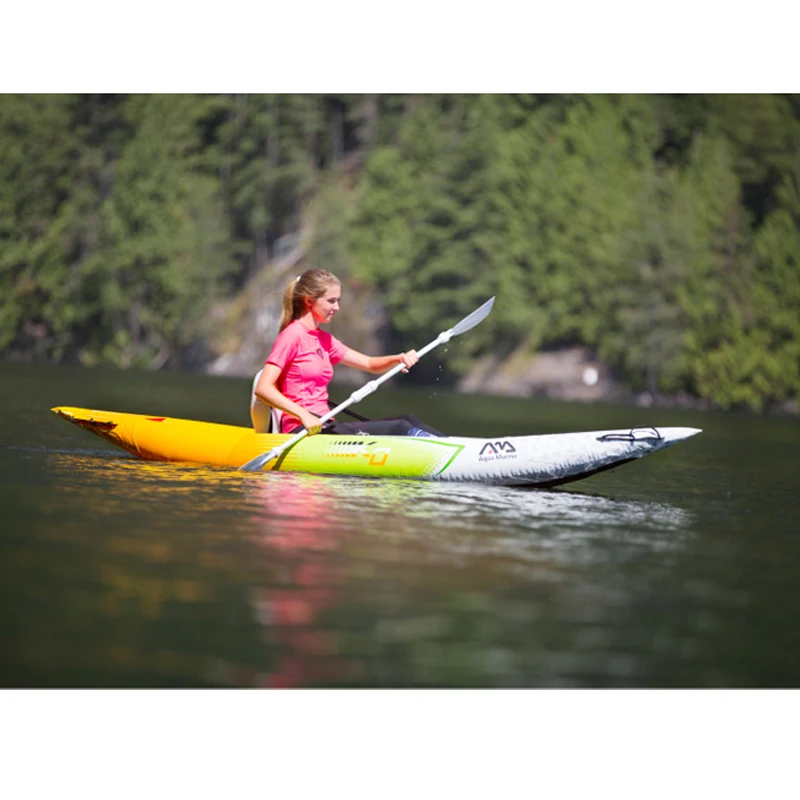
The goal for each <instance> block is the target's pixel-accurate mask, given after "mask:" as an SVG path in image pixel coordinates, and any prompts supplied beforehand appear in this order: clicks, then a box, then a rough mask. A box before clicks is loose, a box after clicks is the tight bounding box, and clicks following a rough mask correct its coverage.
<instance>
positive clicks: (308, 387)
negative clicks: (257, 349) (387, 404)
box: [251, 269, 444, 436]
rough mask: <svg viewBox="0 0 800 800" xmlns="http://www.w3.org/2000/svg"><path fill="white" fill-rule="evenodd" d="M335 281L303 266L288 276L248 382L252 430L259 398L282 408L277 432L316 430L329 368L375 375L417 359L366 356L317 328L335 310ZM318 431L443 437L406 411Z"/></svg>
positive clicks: (259, 427)
mask: <svg viewBox="0 0 800 800" xmlns="http://www.w3.org/2000/svg"><path fill="white" fill-rule="evenodd" d="M340 296H341V284H340V283H339V279H338V278H337V277H336V276H335V275H334V274H333V273H331V272H328V271H327V270H324V269H309V270H306V271H305V272H304V273H303V274H302V275H299V276H298V277H297V278H296V279H295V280H293V281H292V282H291V283H290V284H289V285H288V286H287V287H286V291H285V292H284V293H283V309H282V313H281V324H280V332H279V333H278V338H277V339H276V340H275V344H274V345H273V348H272V352H271V353H270V354H269V356H268V358H267V361H266V363H265V364H264V368H263V369H262V370H261V372H260V373H259V374H258V375H257V376H256V380H255V381H254V384H253V398H252V402H251V411H252V412H253V414H252V416H253V423H254V425H255V426H256V430H259V432H263V430H262V427H263V426H262V425H260V424H259V422H258V419H259V418H260V416H263V415H259V414H258V413H257V412H258V411H259V410H260V409H259V408H258V404H259V403H263V404H266V405H267V406H272V407H273V408H276V409H278V410H279V411H281V412H283V414H282V417H281V423H280V426H281V430H280V432H281V433H293V432H294V431H296V430H300V429H301V428H303V427H304V428H306V429H307V430H308V432H309V433H319V432H320V430H321V426H320V417H322V416H323V415H325V414H327V413H328V411H329V407H328V384H329V383H330V382H331V379H332V378H333V367H334V365H336V364H338V363H340V362H341V363H342V364H344V365H345V366H348V367H355V368H356V369H361V370H364V371H365V372H372V373H376V374H381V373H384V372H387V371H388V370H390V369H391V368H392V367H394V366H395V365H396V364H404V365H405V369H404V370H403V371H404V372H407V371H408V369H409V368H410V367H412V366H414V364H416V363H417V361H419V357H418V356H417V354H416V352H415V351H414V350H409V351H408V352H407V353H399V354H398V355H394V356H366V355H364V354H363V353H359V352H358V351H357V350H352V349H351V348H349V347H347V346H346V345H344V344H342V343H341V342H340V341H339V340H338V339H337V338H336V337H334V336H332V335H331V334H330V333H328V332H327V331H323V330H322V329H321V328H320V325H325V324H327V323H329V322H330V321H331V320H332V319H333V317H334V315H335V314H336V312H337V311H338V310H339V299H340ZM322 430H323V432H324V433H338V434H357V433H366V434H371V435H391V436H444V434H442V433H439V431H437V430H435V429H433V428H431V427H430V426H428V425H425V423H423V422H421V421H420V420H419V419H417V418H416V417H415V416H413V415H411V414H408V415H405V416H402V417H392V418H391V419H378V420H370V421H364V422H338V421H336V420H329V421H328V422H326V423H325V426H324V428H322Z"/></svg>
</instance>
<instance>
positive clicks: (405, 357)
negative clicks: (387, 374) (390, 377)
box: [398, 350, 419, 372]
mask: <svg viewBox="0 0 800 800" xmlns="http://www.w3.org/2000/svg"><path fill="white" fill-rule="evenodd" d="M398 358H399V359H400V363H402V364H404V365H405V366H404V369H403V370H402V372H408V370H409V369H411V367H413V366H414V364H416V363H417V361H419V356H418V355H417V351H416V350H409V351H408V352H407V353H400V355H399V356H398Z"/></svg>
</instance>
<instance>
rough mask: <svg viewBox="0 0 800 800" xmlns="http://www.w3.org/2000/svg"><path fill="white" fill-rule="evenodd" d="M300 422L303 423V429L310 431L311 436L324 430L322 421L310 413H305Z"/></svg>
mask: <svg viewBox="0 0 800 800" xmlns="http://www.w3.org/2000/svg"><path fill="white" fill-rule="evenodd" d="M300 422H302V423H303V427H304V428H305V429H306V430H307V431H308V434H309V436H313V435H314V434H315V433H319V432H320V430H321V429H322V420H321V419H320V418H319V417H317V416H315V415H314V414H312V413H311V412H310V411H304V412H303V413H302V414H301V415H300Z"/></svg>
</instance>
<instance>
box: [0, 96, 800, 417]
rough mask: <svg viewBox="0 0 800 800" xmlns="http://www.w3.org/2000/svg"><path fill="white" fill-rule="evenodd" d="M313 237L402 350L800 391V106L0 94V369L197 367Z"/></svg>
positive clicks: (664, 385) (773, 102)
mask: <svg viewBox="0 0 800 800" xmlns="http://www.w3.org/2000/svg"><path fill="white" fill-rule="evenodd" d="M301 231H310V234H309V236H308V237H307V239H308V247H307V252H306V258H305V261H306V263H307V264H309V265H311V264H315V265H319V266H324V267H326V268H328V269H331V270H333V271H334V272H336V273H337V274H338V275H339V276H340V277H342V278H343V279H345V280H347V281H353V282H357V283H358V284H360V285H364V286H367V287H370V288H371V289H372V290H374V292H375V293H376V296H377V297H379V298H380V300H381V303H382V304H383V307H384V309H385V312H386V316H387V319H388V321H389V336H390V343H392V344H397V345H398V346H409V343H420V342H422V343H424V342H425V341H428V339H430V338H433V337H434V336H435V335H436V334H437V333H438V332H439V331H440V330H442V328H443V326H445V325H446V324H448V323H450V322H454V321H456V320H457V319H460V318H461V317H462V316H464V315H466V314H467V313H469V312H470V311H471V310H473V309H474V308H475V307H477V305H479V304H480V303H481V302H483V301H484V300H485V299H486V298H487V297H489V296H490V295H493V294H496V295H497V298H498V300H497V306H496V313H494V314H492V315H491V316H490V317H489V318H488V319H487V320H486V322H485V323H484V324H482V325H481V326H480V327H479V328H476V329H475V331H474V334H471V335H470V336H469V337H465V339H464V346H463V347H460V348H451V351H452V352H449V353H445V354H443V355H442V357H443V358H444V359H445V360H446V361H447V366H448V371H449V372H451V373H452V374H453V375H458V374H463V373H464V372H465V371H466V370H468V369H469V366H470V362H471V360H472V359H474V358H475V357H476V356H479V355H483V354H487V353H492V354H495V355H510V354H512V353H519V352H530V353H535V352H537V351H538V350H541V349H545V348H551V347H556V346H562V345H569V344H582V345H584V346H586V347H588V348H590V349H591V351H592V352H594V353H595V354H596V355H597V357H598V358H599V359H601V360H602V361H604V362H605V363H606V364H607V365H609V367H610V368H611V369H612V370H613V372H614V374H615V376H616V377H617V378H618V380H620V381H621V382H622V383H623V384H624V385H626V386H628V387H629V388H630V389H632V390H637V391H638V390H644V389H647V390H650V391H652V392H658V393H663V394H670V393H678V392H685V393H688V394H690V395H692V396H695V397H698V398H702V399H705V400H708V401H711V402H712V403H713V404H715V405H716V406H718V407H722V408H736V407H742V408H751V409H756V410H759V409H764V408H769V407H771V406H774V405H775V404H777V403H781V402H784V401H786V400H789V399H792V398H795V399H796V398H797V397H798V395H799V394H800V392H799V390H800V97H797V96H785V95H734V96H722V95H632V96H630V95H621V96H617V95H588V96H585V95H566V96H565V95H416V96H400V95H310V94H308V95H192V96H180V95H52V96H51V95H5V96H0V352H2V354H3V356H4V357H6V358H9V357H13V358H29V359H37V360H46V361H52V362H57V361H79V362H81V363H84V364H87V365H92V364H99V363H108V364H116V365H119V366H123V367H128V366H140V367H149V368H160V367H163V366H167V367H169V366H179V365H182V366H187V365H188V366H195V367H197V366H201V365H202V361H203V358H204V353H205V350H204V342H205V341H206V340H207V337H208V335H209V330H208V326H209V312H210V309H211V308H212V306H213V304H214V303H217V302H219V301H220V300H221V299H224V298H226V297H230V296H233V295H235V293H236V292H237V291H239V290H240V289H241V287H242V286H243V285H244V284H245V282H246V281H248V280H249V279H250V278H252V276H253V275H254V274H255V273H257V272H258V271H259V270H263V269H265V268H267V269H268V268H269V265H270V262H271V259H273V258H274V257H275V254H276V249H277V248H278V247H279V245H280V243H281V242H282V241H286V237H287V236H288V237H291V236H292V235H295V234H298V233H299V232H301Z"/></svg>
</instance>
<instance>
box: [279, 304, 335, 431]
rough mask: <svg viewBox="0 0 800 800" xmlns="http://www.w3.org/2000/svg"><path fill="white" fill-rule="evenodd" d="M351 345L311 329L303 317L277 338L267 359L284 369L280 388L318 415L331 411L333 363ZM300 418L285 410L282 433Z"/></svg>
mask: <svg viewBox="0 0 800 800" xmlns="http://www.w3.org/2000/svg"><path fill="white" fill-rule="evenodd" d="M347 349H348V348H347V346H346V345H344V344H342V343H341V342H340V341H339V340H338V339H337V338H336V337H335V336H331V334H330V333H328V332H327V331H323V330H319V329H317V330H309V329H308V328H306V326H305V325H303V323H302V322H300V320H297V319H296V320H295V321H294V322H290V323H289V324H288V325H287V326H286V327H285V328H284V329H283V330H282V331H281V332H280V333H279V334H278V338H277V339H275V344H274V345H273V346H272V352H271V353H270V354H269V357H268V358H267V361H266V363H267V364H274V365H275V366H276V367H278V368H279V369H280V371H281V374H280V377H279V378H278V381H277V384H276V385H277V387H278V390H279V391H280V392H281V394H283V395H284V397H288V398H289V399H290V400H294V402H295V403H297V404H298V405H301V406H303V408H307V409H308V410H309V411H310V412H311V413H312V414H316V415H317V416H318V417H321V416H323V415H324V414H327V413H328V412H329V411H330V408H328V384H329V383H330V382H331V378H333V366H334V364H338V363H339V362H340V361H341V360H342V359H343V358H344V356H345V353H347ZM300 424H301V423H300V420H299V419H298V418H297V417H295V416H293V415H291V414H284V415H283V418H282V419H281V433H288V432H289V431H290V430H292V428H296V427H297V426H298V425H300Z"/></svg>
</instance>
